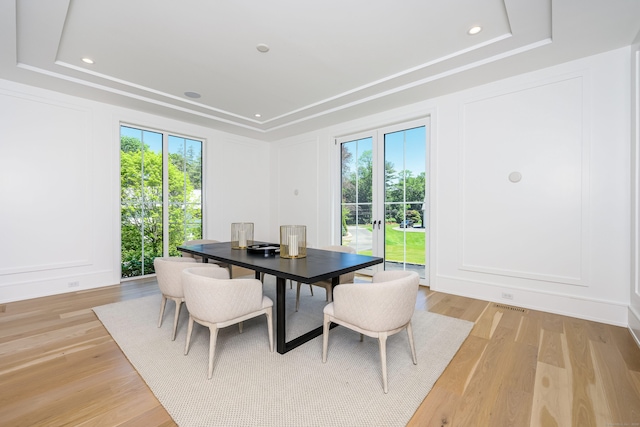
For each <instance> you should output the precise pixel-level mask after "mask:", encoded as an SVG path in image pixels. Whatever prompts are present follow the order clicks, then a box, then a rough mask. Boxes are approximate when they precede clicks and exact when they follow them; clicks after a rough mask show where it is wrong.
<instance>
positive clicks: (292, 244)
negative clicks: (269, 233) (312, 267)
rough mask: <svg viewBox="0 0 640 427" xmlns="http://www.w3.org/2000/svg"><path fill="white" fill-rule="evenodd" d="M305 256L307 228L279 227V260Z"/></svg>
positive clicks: (297, 226)
mask: <svg viewBox="0 0 640 427" xmlns="http://www.w3.org/2000/svg"><path fill="white" fill-rule="evenodd" d="M306 256H307V227H306V226H305V225H281V226H280V258H305V257H306Z"/></svg>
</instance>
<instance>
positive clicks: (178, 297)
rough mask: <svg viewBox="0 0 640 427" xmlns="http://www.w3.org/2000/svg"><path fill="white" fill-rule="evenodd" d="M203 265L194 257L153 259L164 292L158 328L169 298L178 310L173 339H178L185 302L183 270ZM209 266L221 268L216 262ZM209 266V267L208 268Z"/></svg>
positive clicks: (157, 277)
mask: <svg viewBox="0 0 640 427" xmlns="http://www.w3.org/2000/svg"><path fill="white" fill-rule="evenodd" d="M203 265H207V264H202V263H199V262H196V261H195V260H194V259H193V258H183V257H158V258H155V259H154V260H153V267H154V269H155V271H156V279H157V280H158V287H159V288H160V292H161V293H162V302H161V303H160V318H159V319H158V328H159V327H160V326H162V319H163V317H164V309H165V306H166V305H167V300H168V299H170V300H171V301H173V302H175V304H176V312H175V316H174V319H173V332H172V334H171V340H172V341H173V340H175V339H176V330H177V329H178V317H179V316H180V308H181V307H182V303H183V302H184V291H183V288H182V270H184V269H185V268H191V267H202V266H203ZM207 266H208V267H215V268H216V269H220V267H218V265H216V264H208V265H207ZM208 267H207V268H208Z"/></svg>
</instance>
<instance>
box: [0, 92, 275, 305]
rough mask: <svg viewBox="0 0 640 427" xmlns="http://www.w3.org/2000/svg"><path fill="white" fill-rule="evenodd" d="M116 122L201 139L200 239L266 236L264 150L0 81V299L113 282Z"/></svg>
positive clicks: (116, 272)
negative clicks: (233, 228)
mask: <svg viewBox="0 0 640 427" xmlns="http://www.w3.org/2000/svg"><path fill="white" fill-rule="evenodd" d="M121 122H123V123H127V124H132V125H139V126H143V127H148V128H155V129H159V130H167V131H171V132H176V133H178V134H181V135H186V136H192V137H194V138H203V139H204V140H205V155H206V158H205V160H204V162H203V163H204V168H205V180H206V181H205V183H204V185H205V194H204V197H205V215H206V218H205V224H204V227H205V237H207V238H213V239H219V240H228V239H229V233H230V224H231V222H234V221H253V222H255V224H256V237H257V238H258V239H261V238H267V237H268V227H269V225H270V224H271V219H270V216H269V215H270V212H269V209H268V208H267V207H268V206H269V203H270V202H271V194H270V188H271V187H270V185H269V176H270V172H269V171H270V169H271V168H270V165H269V163H270V157H269V155H270V150H269V147H268V144H266V143H264V142H259V141H254V140H250V139H247V138H241V137H238V136H234V135H230V134H226V133H223V132H218V131H215V130H212V129H208V128H204V127H199V126H194V125H190V124H187V123H183V122H179V121H175V120H169V119H166V118H163V117H158V116H153V115H149V114H143V113H140V112H137V111H133V110H127V109H122V108H118V107H114V106H111V105H106V104H101V103H97V102H92V101H88V100H85V99H80V98H75V97H71V96H66V95H62V94H59V93H56V92H51V91H46V90H41V89H38V88H34V87H29V86H24V85H19V84H16V83H12V82H8V81H4V80H0V302H8V301H15V300H21V299H27V298H33V297H39V296H45V295H52V294H58V293H63V292H69V291H77V290H82V289H89V288H94V287H100V286H107V285H113V284H116V283H119V282H120V247H119V244H120V240H119V239H120V238H119V220H120V218H119V203H120V202H119V200H120V193H119V185H120V175H119V174H120V172H119V152H120V151H119V140H120V138H119V125H120V123H121ZM236 165H243V167H244V168H246V169H245V170H247V171H252V172H253V173H255V175H256V176H261V177H262V178H260V179H256V178H255V177H254V176H253V175H252V174H247V173H242V171H241V170H239V169H238V167H237V166H236Z"/></svg>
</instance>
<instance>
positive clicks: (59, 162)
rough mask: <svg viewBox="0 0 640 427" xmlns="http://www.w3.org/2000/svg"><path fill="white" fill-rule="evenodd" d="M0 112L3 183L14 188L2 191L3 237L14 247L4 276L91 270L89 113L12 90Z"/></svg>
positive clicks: (3, 96) (1, 100)
mask: <svg viewBox="0 0 640 427" xmlns="http://www.w3.org/2000/svg"><path fill="white" fill-rule="evenodd" d="M0 111H1V112H2V114H1V115H2V116H3V120H2V121H1V122H2V137H3V139H5V141H7V143H6V144H5V145H4V146H3V148H2V157H1V158H0V181H2V182H7V183H9V182H10V183H11V184H10V185H3V186H2V187H1V188H0V197H1V198H2V200H3V204H6V206H8V207H10V209H6V210H2V211H0V219H1V223H2V225H0V230H1V233H0V234H2V236H3V245H5V246H6V247H10V248H14V250H12V251H9V252H8V253H7V254H6V255H5V256H4V257H2V260H1V261H0V276H7V275H11V274H21V273H29V272H39V271H46V270H57V269H68V268H78V267H85V266H88V265H92V264H93V259H94V249H93V246H92V241H93V234H94V233H93V228H92V224H91V219H92V216H93V215H92V211H91V209H92V208H93V194H92V192H91V188H92V187H93V183H94V178H93V176H92V171H91V164H92V163H93V158H92V154H93V151H92V140H93V135H92V132H91V128H92V127H91V122H92V115H91V112H90V111H89V110H88V109H85V108H81V107H78V106H77V105H69V104H66V103H64V102H56V101H54V100H51V99H44V98H39V97H35V96H31V95H28V94H24V93H19V92H13V91H7V90H1V91H0ZM34 118H37V126H34ZM18 224H20V225H19V226H18ZM25 242H29V243H28V245H27V246H28V247H30V248H32V250H25Z"/></svg>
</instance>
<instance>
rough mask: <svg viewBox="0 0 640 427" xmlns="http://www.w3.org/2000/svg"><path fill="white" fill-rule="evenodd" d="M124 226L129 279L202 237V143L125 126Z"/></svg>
mask: <svg viewBox="0 0 640 427" xmlns="http://www.w3.org/2000/svg"><path fill="white" fill-rule="evenodd" d="M120 222H121V268H122V272H121V276H122V277H123V278H131V277H140V276H145V275H148V274H153V273H155V270H154V268H153V259H154V258H155V257H158V256H172V255H178V251H177V250H176V246H179V245H181V244H182V243H183V242H184V241H185V240H193V239H200V238H202V141H197V140H193V139H188V138H184V137H180V136H174V135H169V134H168V133H166V132H159V131H151V130H144V129H137V128H133V127H129V126H121V127H120Z"/></svg>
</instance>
